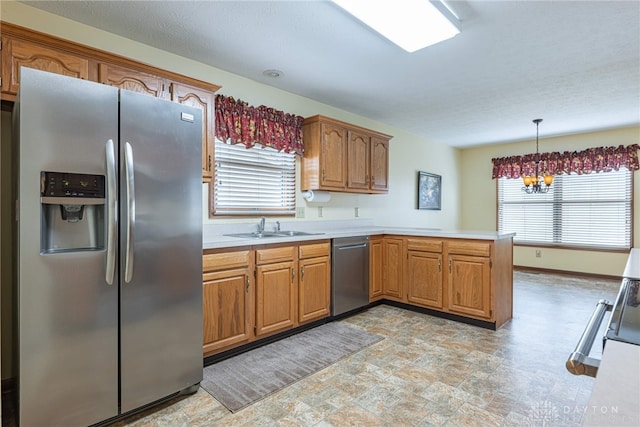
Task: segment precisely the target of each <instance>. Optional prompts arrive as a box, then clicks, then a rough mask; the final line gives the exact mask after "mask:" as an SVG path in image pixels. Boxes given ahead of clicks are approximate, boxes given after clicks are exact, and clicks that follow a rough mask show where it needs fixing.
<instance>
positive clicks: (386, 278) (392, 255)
mask: <svg viewBox="0 0 640 427" xmlns="http://www.w3.org/2000/svg"><path fill="white" fill-rule="evenodd" d="M403 242H404V240H403V239H402V238H395V237H385V238H384V240H383V243H382V270H383V283H382V291H383V294H384V296H385V297H387V298H391V299H395V300H399V301H403V300H404V298H403V297H404V296H403V292H402V270H403V268H402V266H403V262H402V260H403V259H404V250H403V248H404V245H403Z"/></svg>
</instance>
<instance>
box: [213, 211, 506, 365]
mask: <svg viewBox="0 0 640 427" xmlns="http://www.w3.org/2000/svg"><path fill="white" fill-rule="evenodd" d="M255 227H256V225H255V224H253V223H251V224H246V223H243V224H215V225H205V228H204V234H203V250H204V252H203V254H204V260H205V261H204V266H205V267H204V268H205V271H204V280H205V288H206V283H209V284H211V283H213V282H212V278H213V276H211V274H212V273H211V271H212V270H211V268H212V267H211V266H212V261H213V260H214V259H217V260H235V261H234V262H237V260H239V259H240V260H242V261H241V262H239V263H238V264H234V263H233V262H232V264H231V265H229V268H230V269H236V270H237V269H238V268H239V269H240V271H236V273H240V276H236V277H235V283H236V285H235V286H232V287H231V288H232V289H229V291H228V292H220V291H218V292H217V295H223V294H226V295H228V298H231V300H229V301H226V302H225V303H223V302H222V301H218V302H217V303H215V304H211V305H210V307H206V306H205V336H206V334H207V328H208V327H209V328H213V325H214V324H217V325H218V332H220V329H221V328H220V325H221V324H225V323H226V324H227V325H228V327H227V328H224V327H223V328H222V329H226V332H225V331H222V333H221V334H222V335H219V336H218V337H213V336H210V339H209V341H210V342H209V345H207V339H206V338H205V355H211V354H214V353H217V352H221V351H226V350H229V349H231V348H234V347H237V346H238V345H242V344H246V343H250V342H252V341H254V340H256V339H257V338H261V337H260V336H259V335H260V334H259V333H258V332H259V331H260V329H261V327H260V326H261V325H262V326H264V325H263V323H264V319H263V318H261V316H264V315H265V313H273V312H277V311H278V310H279V309H278V308H273V310H270V309H269V307H265V300H264V298H265V296H264V292H263V291H264V289H262V291H261V290H260V289H259V288H260V285H259V284H253V283H252V281H253V280H254V278H255V279H256V281H258V282H260V280H261V277H262V276H261V275H260V274H259V273H256V272H258V271H260V270H261V267H260V265H261V261H260V259H259V258H260V254H264V253H265V251H267V250H272V252H271V253H274V254H275V253H280V254H288V255H286V256H284V255H283V258H274V260H273V261H274V262H278V263H280V265H279V266H278V268H285V269H286V274H285V273H284V272H283V274H282V277H283V278H286V277H290V278H291V280H290V281H289V279H286V280H287V282H286V285H283V286H281V287H278V289H279V292H280V293H281V295H280V296H279V299H277V300H276V299H274V303H277V304H278V305H282V304H284V302H283V301H284V300H285V299H286V300H287V301H289V302H290V304H289V305H287V304H284V305H285V306H286V307H287V309H286V310H284V311H283V312H281V317H282V320H283V323H282V325H281V326H282V327H281V328H276V329H275V330H274V333H276V332H278V331H283V330H287V329H291V328H295V327H297V326H299V325H303V324H305V323H307V322H306V320H305V318H304V317H303V315H304V313H303V312H302V311H300V313H298V314H296V308H297V309H300V307H301V306H302V305H304V304H305V302H304V299H303V298H304V297H303V291H299V289H305V288H303V287H302V286H300V283H299V282H298V281H297V280H298V279H296V278H302V277H304V268H303V267H302V266H303V265H304V263H303V261H304V257H303V256H302V254H303V253H308V252H309V248H311V249H312V250H313V252H314V257H315V258H316V261H320V259H321V260H322V262H323V263H324V264H323V265H324V267H322V268H317V269H316V275H319V277H320V279H318V280H319V281H320V283H321V284H320V285H318V286H327V287H330V284H329V283H328V277H329V276H330V273H329V271H330V255H329V249H328V248H329V245H330V241H331V239H334V238H341V237H352V236H369V237H370V243H371V244H370V273H369V277H370V289H369V297H370V298H369V301H370V302H371V303H373V304H379V303H387V304H392V305H396V306H399V307H402V308H406V309H412V310H416V311H421V312H425V313H427V314H432V315H436V316H441V317H446V318H449V319H453V320H458V321H463V322H466V323H470V324H474V325H477V326H481V327H485V328H489V329H498V328H500V327H501V326H502V325H503V324H505V323H506V322H508V321H509V320H510V319H511V317H512V314H513V313H512V311H513V233H505V234H503V233H496V232H486V231H455V230H454V231H444V230H437V229H428V228H401V227H380V226H375V225H374V224H372V223H371V222H370V221H369V220H347V221H308V222H307V221H304V222H302V221H300V222H297V221H295V222H294V221H292V222H290V223H283V224H282V225H281V227H282V229H283V230H296V231H303V232H305V233H313V234H305V235H299V236H286V237H285V236H271V237H268V238H255V237H232V236H229V234H238V233H245V234H246V233H247V232H252V231H255ZM271 227H272V226H271V225H270V224H267V227H266V230H270V228H271ZM273 228H274V229H275V225H274V226H273ZM318 257H320V258H318ZM213 262H215V261H213ZM283 263H284V264H283ZM263 264H264V262H263ZM316 265H317V263H316ZM253 270H255V271H256V272H254V271H253ZM319 272H322V273H319ZM323 275H326V278H327V281H326V285H325V281H324V276H323ZM254 288H255V289H254ZM240 291H244V292H243V293H242V294H241V293H240ZM289 291H290V293H289V294H287V297H288V298H284V297H283V295H284V294H286V293H287V292H289ZM310 292H312V293H313V294H314V295H316V297H314V298H315V300H312V301H306V304H307V306H308V305H309V304H315V305H317V307H316V308H318V310H317V312H318V313H322V314H320V315H319V316H312V317H309V318H308V319H309V320H316V321H317V320H322V319H326V318H328V316H329V314H328V313H329V311H328V305H329V303H330V301H329V297H328V296H329V295H330V292H329V289H328V288H327V289H325V290H323V291H320V290H316V291H310ZM205 294H206V291H205ZM307 296H308V295H307ZM206 300H207V298H206V297H205V304H206ZM223 306H225V307H229V306H234V307H242V309H241V310H240V311H238V312H236V313H235V314H230V313H226V315H227V317H229V316H231V319H232V320H224V319H222V318H220V316H221V315H222V314H223V313H222V312H221V310H222V307H223ZM325 306H326V308H325V309H323V310H320V307H325ZM215 307H219V309H218V311H219V312H217V313H215V312H208V311H210V310H211V309H213V310H216V308H215ZM256 313H257V314H256ZM307 314H308V313H307ZM208 317H209V319H210V320H211V321H210V322H209V323H207V320H206V319H207V318H208ZM261 322H262V323H261ZM276 323H277V322H276ZM238 325H240V326H238ZM212 340H213V341H212ZM214 342H219V343H222V344H221V345H213V346H212V344H213V343H214ZM207 349H208V351H207Z"/></svg>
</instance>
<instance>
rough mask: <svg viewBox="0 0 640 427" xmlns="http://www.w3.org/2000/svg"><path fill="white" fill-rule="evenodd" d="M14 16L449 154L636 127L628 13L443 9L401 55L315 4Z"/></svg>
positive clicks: (612, 7) (588, 8) (573, 6)
mask: <svg viewBox="0 0 640 427" xmlns="http://www.w3.org/2000/svg"><path fill="white" fill-rule="evenodd" d="M390 1H392V0H390ZM395 1H398V0H395ZM23 3H26V4H29V5H31V6H33V7H36V8H39V9H43V10H46V11H49V12H52V13H54V14H57V15H62V16H65V17H67V18H70V19H73V20H75V21H79V22H82V23H85V24H88V25H91V26H93V27H97V28H101V29H103V30H106V31H109V32H112V33H115V34H119V35H121V36H124V37H126V38H129V39H132V40H136V41H139V42H142V43H145V44H147V45H151V46H154V47H157V48H160V49H162V50H166V51H169V52H173V53H176V54H178V55H181V56H184V57H187V58H191V59H194V60H197V61H200V62H203V63H206V64H210V65H212V66H214V67H217V68H220V69H223V70H226V71H230V72H232V73H235V74H238V75H242V76H245V77H248V78H250V79H253V80H256V81H259V82H262V83H265V84H268V85H272V86H275V87H278V88H280V89H283V90H286V91H289V92H293V93H296V94H299V95H302V96H305V97H308V98H311V99H315V100H317V101H320V102H322V103H325V104H329V105H332V106H335V107H338V108H341V109H343V110H346V111H350V112H352V113H355V114H359V115H362V116H365V117H368V118H370V119H373V120H376V121H379V122H382V123H386V124H389V125H391V126H394V127H397V128H400V129H403V130H406V131H408V132H411V133H414V134H416V135H419V136H421V137H424V138H425V139H427V140H431V141H435V142H440V143H443V144H447V145H451V146H455V147H466V146H473V145H481V144H491V143H500V142H505V141H516V140H526V139H532V138H535V125H534V124H533V123H532V122H531V120H533V119H535V118H539V117H540V118H543V119H544V122H543V123H542V124H541V125H540V137H541V139H542V138H545V137H547V136H551V135H563V134H571V133H580V132H586V131H592V130H600V129H609V128H615V127H621V126H630V125H638V124H640V2H638V1H636V0H631V1H590V0H589V1H451V2H449V3H450V6H451V9H453V10H454V11H455V12H456V13H457V14H458V16H460V19H461V23H460V27H461V33H460V34H459V35H457V36H456V37H454V38H453V39H450V40H447V41H444V42H441V43H439V44H437V45H434V46H431V47H428V48H426V49H423V50H420V51H417V52H414V53H407V52H405V51H403V50H402V49H400V48H398V47H396V46H395V45H393V44H392V43H391V42H389V41H387V40H386V39H385V38H383V37H382V36H380V35H378V34H377V33H375V32H373V31H372V30H370V29H369V28H368V27H366V26H364V25H363V24H361V23H360V22H359V21H357V20H355V19H354V18H352V17H351V16H350V15H348V14H346V13H345V12H344V11H343V10H342V9H340V8H339V7H337V6H336V5H334V4H333V3H330V2H326V1H239V0H238V1H162V2H157V1H24V2H23ZM273 68H275V69H278V70H282V71H283V76H281V77H280V78H278V79H270V78H267V77H265V76H263V75H262V72H263V71H264V70H266V69H273ZM214 83H215V82H214ZM229 95H233V94H232V93H231V94H229ZM290 112H291V113H296V112H295V111H290ZM603 144H605V145H606V141H603Z"/></svg>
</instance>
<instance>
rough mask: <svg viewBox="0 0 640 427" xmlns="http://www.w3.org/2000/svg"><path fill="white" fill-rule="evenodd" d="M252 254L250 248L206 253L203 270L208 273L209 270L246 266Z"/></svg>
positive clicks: (203, 259)
mask: <svg viewBox="0 0 640 427" xmlns="http://www.w3.org/2000/svg"><path fill="white" fill-rule="evenodd" d="M250 255H251V251H250V250H244V251H235V252H220V253H213V254H204V255H203V256H202V271H203V272H205V273H206V272H209V271H218V270H226V269H229V268H238V267H246V266H248V265H249V257H250Z"/></svg>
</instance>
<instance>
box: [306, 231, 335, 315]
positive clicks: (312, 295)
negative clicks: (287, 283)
mask: <svg viewBox="0 0 640 427" xmlns="http://www.w3.org/2000/svg"><path fill="white" fill-rule="evenodd" d="M329 251H330V246H329V242H326V243H321V244H312V245H302V246H300V248H299V258H300V259H299V261H298V267H299V270H300V271H299V274H298V323H299V324H302V323H306V322H311V321H313V320H318V319H322V318H324V317H327V316H329V308H330V304H331V263H330V261H329V259H330V256H329Z"/></svg>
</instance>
